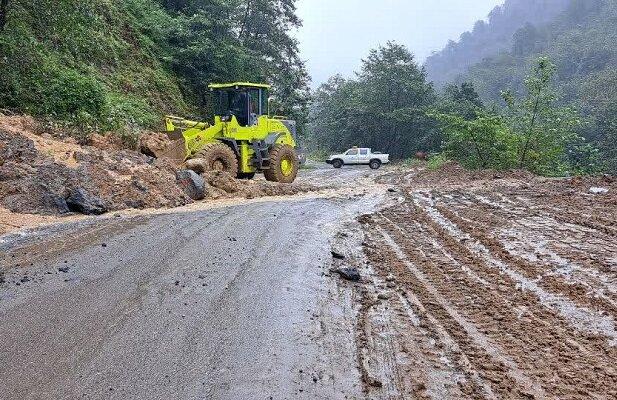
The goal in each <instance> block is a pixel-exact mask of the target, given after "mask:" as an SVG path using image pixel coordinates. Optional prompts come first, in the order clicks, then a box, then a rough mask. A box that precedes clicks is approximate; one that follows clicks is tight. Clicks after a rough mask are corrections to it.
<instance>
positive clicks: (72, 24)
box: [0, 0, 187, 129]
mask: <svg viewBox="0 0 617 400" xmlns="http://www.w3.org/2000/svg"><path fill="white" fill-rule="evenodd" d="M171 23H173V20H172V19H171V18H169V16H168V15H167V14H166V13H165V11H163V10H162V9H161V8H160V7H159V6H158V5H157V4H156V3H155V2H154V1H153V0H123V1H121V2H120V1H113V0H90V1H88V2H84V1H78V0H13V1H12V2H11V9H10V12H9V17H8V24H7V26H6V28H5V31H4V32H3V33H1V34H0V55H1V57H0V107H5V108H14V109H17V110H19V111H22V112H26V113H31V114H33V115H47V116H53V117H55V118H56V119H60V120H68V121H71V122H73V123H77V124H78V125H81V126H84V127H87V128H92V127H97V128H100V129H120V128H122V127H125V126H127V125H131V124H136V125H139V126H153V125H155V124H157V123H158V122H159V121H160V118H161V116H162V115H163V114H164V113H168V112H182V111H184V110H186V108H187V106H186V104H185V102H184V100H183V98H182V95H181V92H180V89H179V85H178V82H177V80H176V78H175V77H174V75H173V74H171V73H170V72H169V71H168V70H167V68H166V67H165V65H163V64H162V62H161V61H160V60H164V59H165V56H166V51H165V48H164V45H163V43H165V40H164V34H165V29H166V28H167V27H168V26H169V24H171Z"/></svg>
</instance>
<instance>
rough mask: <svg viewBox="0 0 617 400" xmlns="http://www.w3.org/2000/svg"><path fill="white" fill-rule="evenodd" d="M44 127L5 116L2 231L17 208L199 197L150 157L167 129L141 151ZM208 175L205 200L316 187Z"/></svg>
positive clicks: (142, 204) (91, 208)
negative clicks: (57, 133)
mask: <svg viewBox="0 0 617 400" xmlns="http://www.w3.org/2000/svg"><path fill="white" fill-rule="evenodd" d="M38 131H39V129H37V124H36V122H35V121H34V120H33V119H31V118H29V117H23V116H11V117H8V116H2V115H0V214H1V215H3V218H2V221H0V222H2V224H0V225H1V226H0V234H2V233H4V232H6V231H8V230H10V229H14V228H15V227H19V226H20V224H19V222H18V221H17V222H16V220H19V218H16V217H15V214H20V215H21V214H34V215H44V216H59V215H70V214H72V213H83V214H102V213H105V212H109V211H117V210H123V209H129V208H133V209H146V208H165V207H177V206H182V205H185V204H188V203H192V202H193V201H194V200H193V199H192V198H191V197H190V196H189V194H190V193H188V192H187V191H186V190H185V188H184V187H183V185H182V184H181V182H179V181H178V179H177V175H176V173H177V171H178V170H179V169H181V167H180V166H178V165H176V164H175V163H174V162H172V161H170V160H167V159H165V158H160V159H156V158H154V157H152V156H151V155H149V154H150V153H151V152H152V151H153V150H158V149H159V148H160V147H162V146H164V145H165V143H164V142H165V140H166V137H165V135H163V134H156V133H152V134H150V135H147V136H145V137H144V138H143V139H145V140H142V144H141V146H140V147H141V150H142V151H141V152H139V151H134V150H128V149H125V148H123V146H122V143H121V142H120V141H119V140H118V139H117V138H116V137H115V136H113V135H109V136H103V135H91V137H90V139H89V141H88V143H86V144H78V143H77V142H76V141H75V140H74V139H72V138H64V139H59V138H58V137H57V136H53V135H52V134H49V133H41V134H39V133H38ZM152 147H154V148H155V149H152ZM144 153H146V154H144ZM204 179H205V181H206V185H205V190H204V196H205V199H206V200H211V199H219V198H228V197H246V198H255V197H262V196H271V195H289V194H296V193H300V192H306V191H311V190H314V188H313V187H312V186H310V185H301V184H295V185H279V184H273V183H270V182H266V181H263V180H256V181H251V182H248V181H239V180H236V179H235V178H234V177H231V176H228V175H226V174H222V173H209V174H205V175H204ZM31 219H32V217H31ZM34 219H36V220H37V221H44V220H45V219H44V218H40V217H34ZM9 220H11V221H12V222H10V223H9V222H7V221H9Z"/></svg>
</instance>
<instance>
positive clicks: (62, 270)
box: [58, 267, 70, 274]
mask: <svg viewBox="0 0 617 400" xmlns="http://www.w3.org/2000/svg"><path fill="white" fill-rule="evenodd" d="M69 270H70V268H69V267H60V268H58V271H60V272H64V273H65V274H66V273H67V272H69Z"/></svg>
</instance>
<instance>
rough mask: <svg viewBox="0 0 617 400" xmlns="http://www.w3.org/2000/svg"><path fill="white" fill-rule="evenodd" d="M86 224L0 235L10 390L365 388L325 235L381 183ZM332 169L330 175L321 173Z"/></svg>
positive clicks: (1, 385) (71, 395)
mask: <svg viewBox="0 0 617 400" xmlns="http://www.w3.org/2000/svg"><path fill="white" fill-rule="evenodd" d="M366 173H367V171H366V170H365V169H362V170H351V169H350V170H346V171H344V172H343V175H342V176H341V175H340V174H337V175H336V176H334V175H333V174H332V172H331V171H330V170H327V171H326V170H318V171H313V172H309V173H308V174H309V177H308V178H307V179H311V180H316V181H320V180H322V181H323V180H327V181H329V182H335V183H337V182H338V183H339V184H342V182H344V184H345V185H346V186H347V187H350V188H351V190H349V191H347V190H344V191H343V192H342V193H341V195H340V196H339V195H337V196H334V197H331V198H313V199H302V198H299V199H285V200H278V201H261V202H255V203H250V204H246V205H238V206H232V207H223V208H217V209H212V210H202V211H185V212H171V213H168V214H160V215H140V216H136V217H132V218H127V217H118V218H113V217H112V218H106V219H97V220H89V221H86V222H80V223H78V224H69V225H66V226H60V227H53V228H49V229H42V230H38V231H36V232H35V233H33V234H30V235H28V236H25V237H20V236H19V235H18V236H11V237H5V238H3V243H2V244H0V246H1V247H0V251H1V252H2V253H1V254H2V255H1V256H0V271H2V272H4V280H5V281H6V282H5V283H4V284H1V285H0V321H1V323H0V365H1V366H2V367H1V368H0V393H2V395H1V396H0V397H2V398H3V399H7V400H9V399H20V400H23V399H76V398H89V399H114V398H115V399H204V398H212V399H262V398H263V399H267V398H275V399H291V398H294V399H295V398H306V399H315V398H322V399H331V398H355V397H357V396H360V395H361V384H360V376H359V373H358V371H357V368H356V364H355V363H354V361H353V360H354V358H355V350H354V343H355V342H354V336H353V332H354V320H355V311H354V309H353V304H352V302H351V298H350V293H351V289H350V288H349V287H341V288H339V287H338V285H337V280H335V279H333V278H332V277H331V276H329V275H330V274H329V272H328V270H329V267H330V264H331V259H332V256H331V254H330V243H329V239H330V238H331V237H333V236H334V235H335V233H336V232H337V231H338V227H339V226H340V224H342V223H344V222H345V221H348V222H349V221H351V222H352V223H353V221H354V219H355V218H356V217H357V216H358V215H359V214H360V213H361V212H368V211H370V210H371V209H372V208H373V207H374V206H375V205H376V204H377V203H379V202H380V201H381V197H382V196H383V194H384V193H385V192H384V191H383V190H381V191H380V192H372V193H365V192H361V193H363V195H362V196H357V195H356V194H354V193H355V189H354V186H356V184H357V185H359V186H363V184H362V183H361V181H362V179H363V178H362V177H363V176H364V175H365V174H366ZM330 178H332V179H330Z"/></svg>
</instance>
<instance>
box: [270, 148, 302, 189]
mask: <svg viewBox="0 0 617 400" xmlns="http://www.w3.org/2000/svg"><path fill="white" fill-rule="evenodd" d="M284 165H287V170H285V168H284ZM299 168H300V161H299V160H298V155H297V154H296V150H294V148H293V147H291V146H289V145H286V144H277V145H274V147H272V150H270V169H267V170H265V171H264V176H265V177H266V180H268V181H270V182H279V183H293V181H295V180H296V177H297V176H298V170H299Z"/></svg>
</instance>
